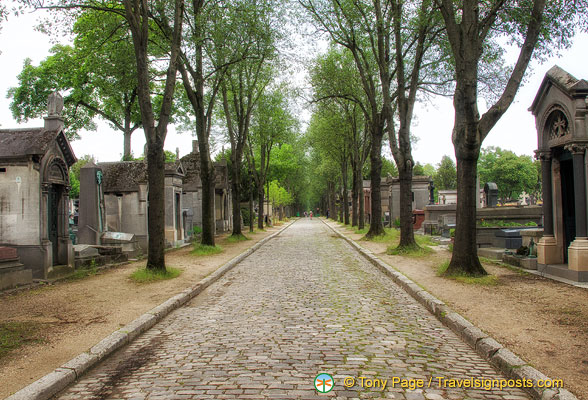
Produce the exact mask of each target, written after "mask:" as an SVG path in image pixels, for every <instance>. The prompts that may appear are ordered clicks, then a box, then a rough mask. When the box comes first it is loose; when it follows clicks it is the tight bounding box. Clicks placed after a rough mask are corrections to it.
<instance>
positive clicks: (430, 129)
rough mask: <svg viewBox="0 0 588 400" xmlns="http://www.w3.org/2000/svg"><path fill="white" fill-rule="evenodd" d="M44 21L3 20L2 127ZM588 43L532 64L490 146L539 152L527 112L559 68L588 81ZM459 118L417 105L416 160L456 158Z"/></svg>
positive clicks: (447, 107)
mask: <svg viewBox="0 0 588 400" xmlns="http://www.w3.org/2000/svg"><path fill="white" fill-rule="evenodd" d="M38 17H39V13H32V14H26V15H22V16H19V17H13V16H11V17H10V18H9V19H8V21H4V22H2V30H1V31H0V52H1V54H0V72H1V75H0V76H1V77H2V78H1V79H0V126H1V127H2V128H15V127H18V126H19V125H18V124H17V123H16V121H15V120H14V119H13V118H12V115H11V113H10V110H9V108H8V107H9V104H10V100H9V99H7V98H6V93H7V91H8V88H10V87H13V86H16V85H17V83H18V81H17V75H18V73H19V72H20V71H21V69H22V65H23V61H24V59H25V58H27V57H28V58H31V59H32V60H33V63H34V65H38V63H39V62H40V61H41V60H43V59H44V58H46V57H47V56H48V55H49V49H50V48H51V44H50V43H49V40H48V38H47V36H45V35H44V34H42V33H39V32H36V31H35V30H34V26H35V25H36V21H37V19H38ZM586 43H588V34H581V35H579V36H577V37H576V38H575V40H574V45H573V46H572V47H571V48H570V49H568V50H566V51H564V52H562V53H561V54H560V55H558V56H556V57H552V58H551V59H549V60H548V61H546V62H545V63H543V64H538V63H536V62H535V63H533V64H532V65H531V70H530V71H528V74H527V79H526V84H525V86H523V87H522V88H521V89H520V90H519V92H518V94H517V96H516V98H515V101H514V103H513V104H512V105H511V107H510V108H509V110H508V111H507V112H506V114H505V115H504V116H503V117H502V119H501V120H500V121H499V123H498V124H497V125H496V127H495V128H494V129H493V130H492V131H491V132H490V134H489V135H488V137H487V139H486V140H485V141H484V147H486V146H500V147H502V148H506V149H509V150H512V151H514V152H515V153H517V154H528V155H532V154H533V151H534V150H535V149H536V148H537V134H536V131H535V121H534V118H533V116H532V115H531V113H530V112H528V111H527V109H528V108H529V106H530V105H531V102H532V101H533V98H534V97H535V94H536V92H537V90H538V88H539V85H540V84H541V81H542V80H543V77H544V76H545V73H546V72H547V70H548V69H549V68H551V67H552V66H553V65H555V64H557V65H559V66H560V67H561V68H563V69H564V70H566V71H568V72H569V73H570V74H572V75H574V76H575V77H576V78H578V79H581V78H588V70H586V65H588V51H586V50H587V45H586ZM481 111H483V106H481ZM453 115H454V111H453V105H452V100H451V99H448V98H436V99H435V100H434V101H433V102H432V103H428V104H419V105H417V107H416V109H415V116H416V120H415V123H414V124H413V134H414V135H415V136H417V137H418V138H419V141H418V143H417V144H416V145H415V147H414V149H413V155H414V158H415V160H416V161H419V162H421V163H422V164H425V163H431V164H435V165H436V164H437V163H439V161H440V160H441V157H442V156H443V155H445V154H446V155H449V156H451V157H452V158H454V152H453V145H452V143H451V129H452V127H453V119H454V118H453ZM307 117H308V116H306V118H307ZM42 123H43V122H42V120H34V121H29V122H28V123H27V124H25V125H21V126H41V125H42ZM193 139H194V138H193V137H192V136H190V134H188V133H185V134H177V133H176V132H175V129H174V128H173V127H170V129H169V133H168V136H167V139H166V144H165V148H166V150H171V151H174V152H175V149H176V147H178V148H179V149H180V154H181V155H184V154H187V153H189V152H190V151H191V147H192V146H191V141H192V140H193ZM144 144H145V138H144V136H143V131H142V130H137V131H135V133H134V134H133V140H132V149H133V153H134V154H135V155H140V154H141V153H142V150H143V146H144ZM122 146H123V138H122V134H120V133H118V132H115V131H113V130H112V129H110V128H109V127H108V126H107V124H106V123H99V129H98V131H96V132H85V133H83V134H82V136H81V139H79V140H76V141H74V142H72V147H73V149H74V152H75V153H76V155H77V156H78V157H80V156H82V155H85V154H93V155H94V156H95V157H96V158H97V160H98V161H117V160H120V158H121V155H122Z"/></svg>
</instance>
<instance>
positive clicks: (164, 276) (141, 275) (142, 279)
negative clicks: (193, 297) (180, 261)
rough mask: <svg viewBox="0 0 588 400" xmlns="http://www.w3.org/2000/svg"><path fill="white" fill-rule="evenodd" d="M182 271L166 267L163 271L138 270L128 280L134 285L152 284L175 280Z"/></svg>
mask: <svg viewBox="0 0 588 400" xmlns="http://www.w3.org/2000/svg"><path fill="white" fill-rule="evenodd" d="M181 273H182V270H180V269H178V268H173V267H166V269H165V270H159V269H147V268H139V269H137V270H136V271H135V272H133V273H132V274H131V275H130V276H129V278H130V279H131V280H132V281H134V282H136V283H152V282H157V281H164V280H168V279H173V278H177V277H178V276H180V274H181Z"/></svg>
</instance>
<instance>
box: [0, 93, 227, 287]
mask: <svg viewBox="0 0 588 400" xmlns="http://www.w3.org/2000/svg"><path fill="white" fill-rule="evenodd" d="M62 107H63V100H62V98H61V96H60V95H59V94H57V93H54V94H52V95H51V96H50V98H49V106H48V116H47V117H45V123H44V126H43V127H41V128H25V129H2V130H0V290H3V289H6V288H11V287H15V286H17V285H23V284H27V283H30V282H32V281H33V280H34V279H40V280H44V279H50V278H52V277H55V276H58V275H60V274H62V273H68V272H71V271H72V270H73V268H74V267H75V266H76V264H77V265H78V266H79V265H81V264H83V263H84V262H87V261H89V260H95V261H96V260H98V261H102V262H105V261H119V260H124V259H126V258H128V257H135V256H136V255H137V254H138V253H145V252H146V249H147V244H148V226H147V209H148V201H147V195H148V189H149V188H148V184H147V165H146V163H145V162H144V161H121V162H108V163H98V164H97V165H95V164H93V163H91V162H90V163H88V164H86V165H85V166H84V167H82V169H81V171H80V199H79V209H78V211H79V214H78V213H76V212H75V209H74V206H73V201H72V200H71V199H70V198H69V190H70V182H69V168H70V167H71V166H72V165H73V164H74V163H75V162H76V161H77V159H76V156H75V155H74V153H73V151H72V148H71V146H70V144H69V141H68V139H67V137H66V135H65V133H64V130H63V118H62V117H61V110H62ZM199 170H200V155H199V152H198V143H197V142H196V141H194V142H193V148H192V152H191V153H189V154H187V155H186V156H184V157H182V158H181V159H179V160H177V161H175V162H170V163H166V165H165V239H166V243H167V245H168V246H170V247H171V246H179V245H182V244H183V243H186V242H188V241H189V240H191V239H192V236H193V235H194V227H196V226H201V225H202V212H201V196H202V183H201V181H200V174H199ZM215 175H216V182H215V221H216V224H215V225H216V231H217V232H218V233H220V232H226V231H229V230H230V229H232V217H231V213H230V210H231V201H232V199H231V192H230V187H229V181H228V170H227V165H226V162H223V163H217V164H215ZM74 214H75V218H74ZM74 219H75V225H74V224H73V223H72V222H74V221H73V220H74ZM72 227H73V228H74V229H73V230H74V231H75V230H77V235H75V236H72ZM76 228H77V229H76ZM72 239H73V240H72ZM73 243H76V244H73Z"/></svg>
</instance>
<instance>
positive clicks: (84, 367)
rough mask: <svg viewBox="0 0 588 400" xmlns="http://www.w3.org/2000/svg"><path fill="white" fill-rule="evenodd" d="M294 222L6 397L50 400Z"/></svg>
mask: <svg viewBox="0 0 588 400" xmlns="http://www.w3.org/2000/svg"><path fill="white" fill-rule="evenodd" d="M294 222H296V221H293V222H290V223H289V224H287V225H285V226H284V227H282V228H281V229H280V230H279V231H277V232H274V233H272V234H271V235H269V236H268V237H265V238H263V239H261V240H260V241H259V242H257V243H256V244H254V245H253V246H251V247H250V248H249V249H247V250H246V251H244V252H243V253H241V254H239V255H238V256H236V257H234V258H232V259H231V260H229V261H228V262H227V263H225V264H224V265H223V266H222V267H220V268H218V269H217V270H216V271H214V272H213V273H212V274H210V275H209V276H207V277H206V278H204V279H202V280H201V281H200V282H198V283H197V284H195V285H194V286H192V287H189V288H187V289H185V290H183V291H182V292H180V293H179V294H177V295H175V296H173V297H171V298H170V299H168V300H166V301H165V302H163V303H162V304H160V305H158V306H157V307H155V308H153V309H151V310H149V311H147V312H146V313H145V314H143V315H141V316H139V317H138V318H136V319H134V320H133V321H131V322H129V323H128V324H127V325H125V326H124V327H122V328H121V329H119V330H117V331H115V332H113V333H111V334H110V335H108V336H107V337H105V338H104V339H102V340H101V341H100V342H98V343H97V344H95V345H94V346H93V347H92V348H91V349H90V350H89V351H87V352H84V353H81V354H79V355H78V356H76V357H74V358H72V359H71V360H69V361H68V362H66V363H65V364H63V365H62V366H61V367H59V368H57V369H55V370H54V371H53V372H50V373H49V374H47V375H45V376H43V377H41V378H40V379H38V380H36V381H35V382H33V383H31V384H30V385H27V386H25V387H24V388H22V389H20V390H19V391H18V392H16V393H14V394H12V395H11V396H9V397H7V398H6V399H5V400H47V399H50V398H51V397H52V396H54V395H55V394H57V393H59V392H60V391H62V390H63V389H65V388H66V387H67V386H68V385H70V384H71V383H73V382H74V381H76V380H77V379H79V378H80V377H81V376H82V375H83V374H84V373H85V372H86V371H88V370H89V369H90V368H92V367H94V366H95V365H96V364H98V363H99V362H100V361H101V360H103V359H105V358H106V357H108V356H109V355H110V354H112V353H114V352H115V351H116V350H118V349H119V348H121V347H123V346H124V345H126V344H128V343H130V342H131V341H132V340H133V339H135V338H136V337H137V336H139V335H140V334H141V333H143V332H145V331H146V330H148V329H149V328H151V327H153V325H155V324H156V323H157V322H159V321H161V320H162V319H163V318H164V317H165V316H167V315H168V314H169V313H171V312H172V311H174V310H175V309H177V308H179V307H181V306H182V305H184V304H186V303H187V302H188V301H190V300H191V299H193V298H194V297H196V296H197V295H199V294H200V293H202V291H204V289H206V288H207V287H209V286H210V285H212V284H213V283H214V282H216V281H218V280H219V279H220V278H221V277H222V276H223V275H224V274H225V273H227V272H228V271H230V270H231V269H233V268H234V267H235V266H236V265H237V264H239V263H240V262H241V261H243V260H244V259H245V258H247V257H249V256H250V255H251V254H253V253H254V252H255V251H256V250H257V249H259V248H260V247H261V246H263V245H264V244H265V243H266V242H268V241H269V240H271V239H273V238H274V237H276V236H278V235H279V234H280V233H282V232H283V231H284V230H285V229H286V228H288V227H289V226H291V225H292V224H293V223H294Z"/></svg>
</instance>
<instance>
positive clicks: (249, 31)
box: [0, 0, 588, 275]
mask: <svg viewBox="0 0 588 400" xmlns="http://www.w3.org/2000/svg"><path fill="white" fill-rule="evenodd" d="M20 2H21V3H22V4H23V5H26V6H27V7H30V8H36V9H50V10H52V11H53V13H52V15H53V16H54V20H53V21H52V23H53V24H54V25H53V26H58V27H59V29H61V30H65V31H68V32H69V33H70V34H71V35H72V36H73V37H74V42H73V45H72V46H64V45H58V46H55V47H54V49H53V50H52V52H53V54H52V55H51V56H49V57H48V58H47V59H46V60H44V61H42V62H41V63H40V65H39V66H34V65H32V63H31V62H30V61H27V62H26V63H25V65H24V66H23V70H22V72H21V74H20V75H19V86H18V87H15V88H13V89H11V90H10V92H9V96H10V97H11V98H12V99H13V103H12V107H11V108H12V112H13V114H14V116H15V117H16V118H17V119H19V120H26V119H28V118H33V117H37V116H39V115H40V114H41V113H42V111H43V108H44V101H45V99H46V98H47V94H48V93H51V92H53V91H55V90H59V91H63V92H64V93H65V95H64V97H65V116H66V124H67V126H68V131H69V132H70V134H72V135H75V134H76V132H78V131H79V130H80V129H82V128H83V129H91V128H93V126H94V125H93V124H94V118H95V117H99V118H102V119H104V120H106V121H108V123H109V124H110V125H111V126H112V127H114V128H115V129H117V130H120V131H121V132H122V133H123V138H124V140H123V143H124V150H123V158H124V159H130V158H131V157H132V151H131V149H130V137H131V134H133V132H135V131H136V130H138V129H143V131H144V133H145V138H146V141H147V146H146V154H145V158H146V160H147V166H148V179H149V216H148V220H149V253H148V262H147V267H148V268H150V269H153V270H165V257H164V247H165V246H164V230H163V223H162V221H163V219H164V209H165V208H164V196H163V191H164V189H163V188H164V162H165V155H164V144H165V138H166V134H167V129H168V126H169V124H171V123H177V124H178V125H181V126H182V129H183V130H185V131H187V132H190V133H192V134H193V135H194V136H195V137H196V138H197V139H198V146H199V153H200V176H201V180H202V189H203V196H202V234H201V242H202V245H209V246H214V244H215V239H214V230H215V228H214V182H215V170H214V165H213V158H214V148H215V146H214V144H215V143H216V142H218V141H220V142H222V143H227V144H228V145H229V146H228V149H227V150H226V151H225V152H224V153H223V154H222V155H221V156H222V157H225V159H227V161H228V163H229V171H230V176H231V184H232V193H233V196H234V201H233V210H232V215H233V221H235V222H236V223H234V224H233V226H234V228H233V235H234V236H237V237H238V236H241V235H243V231H242V226H241V225H240V224H239V223H238V222H239V221H241V219H242V213H243V209H242V208H241V205H240V203H241V202H249V204H250V207H249V210H248V212H247V214H248V218H247V220H248V221H247V222H249V223H250V227H251V228H252V227H253V217H252V214H253V210H252V201H251V200H252V199H253V198H255V199H256V200H257V202H258V204H259V205H260V206H259V207H258V217H257V223H258V228H259V229H263V227H264V211H263V206H261V205H263V204H264V201H265V199H266V198H269V200H270V201H271V202H272V203H273V204H274V205H275V206H276V207H277V208H278V209H280V215H282V214H283V207H285V206H290V207H291V208H292V209H293V210H297V211H298V212H303V211H305V210H310V209H312V210H314V209H316V208H317V207H318V208H319V209H320V210H321V213H325V212H326V211H327V210H328V211H329V216H330V217H332V218H338V217H339V215H341V216H342V219H343V222H344V223H345V224H351V225H352V226H356V225H357V226H358V227H359V228H360V229H362V228H364V225H365V224H366V221H364V209H365V207H366V205H365V204H364V196H363V181H364V179H369V181H370V191H371V196H370V198H371V204H370V210H371V221H370V224H369V230H368V232H367V235H366V236H367V237H368V238H374V237H377V236H380V235H383V234H384V233H385V231H384V227H383V213H382V199H381V191H380V182H381V179H382V177H386V176H388V175H392V176H398V178H399V181H400V220H399V222H400V242H399V248H401V249H405V250H406V249H418V244H417V243H416V241H415V238H414V232H413V224H412V197H411V192H412V186H411V185H412V177H413V175H430V176H432V178H433V180H434V182H435V186H436V187H437V189H457V199H458V200H457V225H456V230H455V244H454V251H453V257H452V260H451V262H450V264H449V268H448V269H447V271H446V274H467V275H484V274H485V273H486V272H485V271H484V269H483V267H482V265H481V264H480V261H479V259H478V256H477V248H476V235H475V229H476V203H475V202H476V200H477V196H476V179H477V177H478V175H479V176H480V178H481V180H482V181H483V182H488V181H491V180H492V181H495V182H498V181H499V182H501V183H500V184H499V187H501V188H502V189H503V192H501V193H500V196H501V198H502V199H503V200H507V199H512V198H516V197H517V196H518V195H520V194H521V193H522V192H523V191H524V192H526V193H527V194H530V195H537V194H538V192H539V191H540V186H539V184H538V179H539V176H538V173H537V166H536V164H535V163H533V161H532V160H530V158H529V157H524V156H517V155H516V154H514V153H512V152H507V151H503V150H501V149H499V148H496V149H494V148H489V149H486V150H483V149H482V145H483V141H484V139H485V138H486V137H487V136H488V134H489V133H490V132H491V130H492V128H493V127H494V126H495V125H496V123H497V122H498V120H499V119H500V118H501V116H502V115H503V114H504V113H505V112H506V110H507V109H508V108H509V106H510V104H511V103H512V101H513V99H514V96H515V94H516V92H517V90H518V88H519V86H520V85H521V82H522V81H523V78H524V75H525V71H526V70H527V67H528V65H529V62H530V60H531V59H533V57H543V56H545V55H547V54H550V53H551V52H553V51H556V50H557V49H560V48H565V47H566V46H569V44H570V43H571V38H572V37H573V35H574V33H575V30H576V29H582V28H585V27H586V22H587V19H586V17H587V16H588V7H587V3H586V1H585V0H577V1H574V2H573V3H570V2H568V1H565V0H561V1H552V2H547V1H546V0H516V1H515V0H492V1H485V2H479V1H474V0H463V1H459V2H456V1H452V0H406V1H403V0H370V1H357V0H336V1H335V0H300V1H285V2H278V1H275V0H257V1H248V0H227V1H221V2H204V1H201V0H192V1H185V0H149V1H148V0H117V1H112V0H110V1H105V0H21V1H20ZM572 4H573V5H572ZM1 7H2V6H0V19H1V18H2V15H3V13H6V12H7V11H6V10H5V9H2V8H1ZM294 25H300V26H304V27H306V28H307V29H308V30H310V31H312V32H313V34H314V37H316V38H317V40H318V39H320V40H326V41H328V42H329V45H328V46H327V51H326V53H324V54H316V55H315V57H314V59H313V60H312V62H310V63H309V65H308V66H307V67H308V74H309V81H310V86H311V90H310V95H309V96H308V97H309V98H308V99H307V100H308V104H307V105H308V107H309V109H310V111H311V113H312V115H311V117H310V122H309V123H308V126H305V124H304V123H303V122H302V121H300V120H299V118H300V116H299V115H298V114H300V110H299V109H297V106H298V103H299V102H300V97H301V96H302V95H301V94H300V93H299V91H297V90H296V89H295V88H294V86H293V85H292V84H291V83H289V82H288V77H287V76H285V74H284V71H286V70H287V68H288V66H287V63H288V49H291V48H294V47H295V46H296V39H295V38H294V37H293V35H291V32H289V31H288V28H289V27H292V26H294ZM0 26H1V25H0ZM506 42H508V43H509V44H510V45H511V46H514V47H517V48H518V49H519V53H518V54H519V56H518V59H517V61H516V64H515V65H514V66H513V67H509V66H508V65H507V64H506V61H505V50H504V49H503V47H502V46H501V45H502V44H504V43H506ZM31 88H34V90H31ZM433 95H445V96H452V97H453V102H454V108H455V125H454V128H453V131H452V132H439V134H440V135H447V136H451V138H452V141H453V145H454V148H455V159H456V161H457V163H456V164H454V163H453V160H452V158H451V157H448V156H444V157H443V158H442V159H440V163H439V164H438V165H437V166H436V167H435V166H432V165H430V164H425V165H421V164H420V163H418V162H416V161H415V160H414V158H413V155H412V146H413V143H412V142H413V138H412V136H411V126H412V124H413V117H414V115H413V114H414V109H415V103H416V102H417V101H427V100H428V99H429V98H430V96H433ZM480 98H484V99H486V101H487V103H488V104H489V107H488V111H487V112H485V113H483V114H482V115H480V112H479V110H478V100H479V99H480ZM297 102H298V103H297ZM386 145H387V146H388V147H389V151H390V153H391V155H392V160H393V161H392V160H390V159H386V158H385V156H383V153H387V151H383V150H385V149H386ZM439 156H441V155H439ZM497 170H498V171H501V172H500V173H498V172H497ZM500 179H502V181H500ZM349 194H350V195H351V199H350V200H351V210H350V209H349V206H348V205H349V203H350V202H349V197H348V196H349ZM337 204H342V205H343V207H338V206H337ZM350 215H351V216H352V217H351V218H350Z"/></svg>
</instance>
